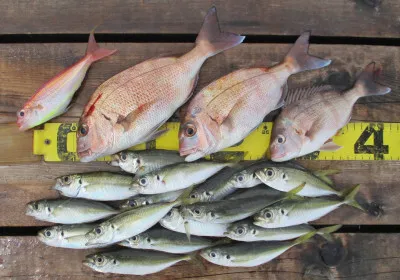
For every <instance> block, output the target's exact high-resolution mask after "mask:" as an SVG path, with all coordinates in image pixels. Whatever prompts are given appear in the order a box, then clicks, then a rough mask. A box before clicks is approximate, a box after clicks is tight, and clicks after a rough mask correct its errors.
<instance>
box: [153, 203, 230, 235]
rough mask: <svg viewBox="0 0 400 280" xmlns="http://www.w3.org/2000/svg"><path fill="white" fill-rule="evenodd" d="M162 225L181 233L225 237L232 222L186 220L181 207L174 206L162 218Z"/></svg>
mask: <svg viewBox="0 0 400 280" xmlns="http://www.w3.org/2000/svg"><path fill="white" fill-rule="evenodd" d="M185 223H186V226H185ZM160 225H162V226H163V227H165V228H166V229H169V230H172V231H176V232H180V233H186V234H192V235H197V236H215V237H223V236H224V233H225V232H226V231H227V228H228V226H229V225H230V224H214V223H201V222H197V221H193V220H187V221H185V219H184V218H183V217H182V215H181V213H180V211H179V209H177V208H173V209H172V210H171V211H169V212H168V214H167V215H166V216H165V217H164V218H162V219H161V220H160ZM188 230H189V232H188Z"/></svg>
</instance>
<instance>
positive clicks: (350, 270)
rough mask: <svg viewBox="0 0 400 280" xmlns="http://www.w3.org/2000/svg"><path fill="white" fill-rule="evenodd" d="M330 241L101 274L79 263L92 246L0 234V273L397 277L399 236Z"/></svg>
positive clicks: (343, 236)
mask: <svg viewBox="0 0 400 280" xmlns="http://www.w3.org/2000/svg"><path fill="white" fill-rule="evenodd" d="M334 237H335V242H333V243H325V242H323V241H322V240H320V239H317V242H316V243H309V244H306V245H301V246H297V247H294V248H292V249H291V250H289V251H287V252H285V253H284V254H282V255H281V256H280V257H278V258H276V259H275V260H272V261H271V262H269V263H267V264H264V265H261V266H257V267H254V268H227V267H220V266H217V265H213V264H210V263H208V262H206V261H205V260H203V261H202V262H203V264H204V266H205V268H204V269H201V266H200V265H199V264H196V263H194V264H191V263H183V262H182V263H180V264H177V265H175V266H173V267H170V268H168V269H166V270H164V271H162V272H159V273H156V274H152V275H147V276H142V277H139V276H135V277H132V276H127V275H115V274H101V273H97V272H94V271H92V270H90V269H89V268H87V267H84V266H83V265H82V263H81V262H82V260H83V258H84V256H86V255H87V254H89V253H90V252H93V250H91V251H89V250H71V249H61V248H53V247H48V246H46V245H44V244H42V243H40V242H39V241H38V240H37V239H36V238H34V237H1V238H0V260H1V267H2V269H1V270H0V277H4V278H7V277H11V278H12V279H62V280H64V279H79V280H81V279H82V280H83V279H85V280H86V279H106V278H107V279H115V280H117V279H150V280H156V279H218V280H222V279H238V280H240V279H274V280H275V279H285V280H286V279H296V280H297V279H308V280H314V279H315V280H316V279H342V278H346V279H352V280H356V279H357V280H358V279H363V280H378V279H385V280H387V279H398V278H399V277H400V272H399V270H398V267H399V265H400V245H399V244H400V235H398V234H396V235H395V234H335V235H334Z"/></svg>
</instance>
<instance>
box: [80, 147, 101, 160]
mask: <svg viewBox="0 0 400 280" xmlns="http://www.w3.org/2000/svg"><path fill="white" fill-rule="evenodd" d="M78 157H79V160H80V161H81V162H90V161H92V160H94V159H96V158H97V156H96V154H93V152H92V150H91V149H87V150H84V151H81V152H78Z"/></svg>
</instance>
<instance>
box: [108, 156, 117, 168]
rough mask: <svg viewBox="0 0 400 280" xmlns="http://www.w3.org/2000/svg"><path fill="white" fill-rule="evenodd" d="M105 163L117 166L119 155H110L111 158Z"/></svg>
mask: <svg viewBox="0 0 400 280" xmlns="http://www.w3.org/2000/svg"><path fill="white" fill-rule="evenodd" d="M107 163H108V164H109V165H111V166H119V156H118V155H117V154H116V155H112V156H111V160H110V161H108V162H107Z"/></svg>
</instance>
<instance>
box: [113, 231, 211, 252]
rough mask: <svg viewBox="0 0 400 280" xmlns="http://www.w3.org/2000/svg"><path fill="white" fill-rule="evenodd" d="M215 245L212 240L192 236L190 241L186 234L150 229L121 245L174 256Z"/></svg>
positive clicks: (124, 241)
mask: <svg viewBox="0 0 400 280" xmlns="http://www.w3.org/2000/svg"><path fill="white" fill-rule="evenodd" d="M214 243H215V241H213V240H212V239H209V238H205V237H199V236H192V237H191V238H190V241H189V240H188V238H187V236H186V234H183V233H178V232H175V231H171V230H167V229H162V228H161V229H158V228H156V229H150V230H148V231H145V232H143V233H140V234H138V235H135V236H132V237H131V238H128V239H126V240H123V241H122V242H120V243H118V244H119V245H122V246H125V247H130V248H133V249H149V250H156V251H163V252H167V253H173V254H185V253H190V252H193V251H197V250H200V249H203V248H206V247H210V246H212V245H213V244H214Z"/></svg>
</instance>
